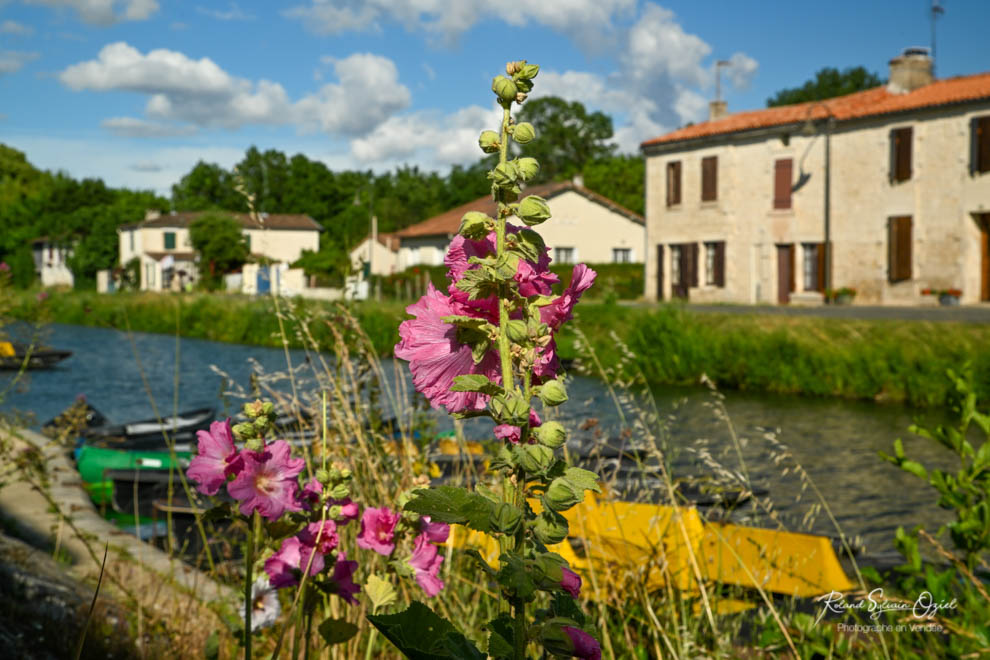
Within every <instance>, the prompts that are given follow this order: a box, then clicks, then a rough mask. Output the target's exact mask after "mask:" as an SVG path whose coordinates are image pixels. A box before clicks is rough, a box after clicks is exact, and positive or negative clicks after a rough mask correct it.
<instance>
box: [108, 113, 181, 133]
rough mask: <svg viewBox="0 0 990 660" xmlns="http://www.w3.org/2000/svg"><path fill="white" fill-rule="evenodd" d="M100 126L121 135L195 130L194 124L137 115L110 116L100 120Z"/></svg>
mask: <svg viewBox="0 0 990 660" xmlns="http://www.w3.org/2000/svg"><path fill="white" fill-rule="evenodd" d="M100 126H102V127H103V128H105V129H107V130H108V131H110V132H111V133H113V134H114V135H119V136H121V137H174V136H177V135H192V134H194V133H195V132H196V127H195V126H188V125H186V126H180V125H175V124H166V123H162V122H157V121H147V120H145V119H138V118H137V117H111V118H110V119H104V120H103V121H102V122H100Z"/></svg>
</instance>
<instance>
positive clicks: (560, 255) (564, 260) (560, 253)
mask: <svg viewBox="0 0 990 660" xmlns="http://www.w3.org/2000/svg"><path fill="white" fill-rule="evenodd" d="M553 260H554V261H556V262H557V263H558V264H572V263H574V260H575V257H574V248H572V247H555V248H554V249H553Z"/></svg>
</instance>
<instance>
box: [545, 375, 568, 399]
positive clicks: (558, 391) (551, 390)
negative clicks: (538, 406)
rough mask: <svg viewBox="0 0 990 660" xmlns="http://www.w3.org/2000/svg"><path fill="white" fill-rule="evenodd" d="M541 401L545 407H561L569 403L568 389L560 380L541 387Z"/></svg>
mask: <svg viewBox="0 0 990 660" xmlns="http://www.w3.org/2000/svg"><path fill="white" fill-rule="evenodd" d="M540 401H542V402H543V405H545V406H559V405H560V404H562V403H563V402H564V401H567V389H566V388H564V384H563V383H562V382H561V381H560V379H559V378H558V379H557V380H551V381H550V382H548V383H543V384H542V385H540Z"/></svg>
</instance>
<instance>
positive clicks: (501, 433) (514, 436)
mask: <svg viewBox="0 0 990 660" xmlns="http://www.w3.org/2000/svg"><path fill="white" fill-rule="evenodd" d="M542 425H543V421H542V420H541V419H540V416H539V415H537V414H536V411H535V410H532V409H531V410H530V411H529V428H531V429H534V428H536V427H537V426H542ZM495 437H496V438H498V439H499V440H508V441H509V442H511V443H512V444H514V445H518V444H519V441H520V440H521V439H522V429H520V428H519V427H518V426H513V425H512V424H499V425H498V426H496V427H495Z"/></svg>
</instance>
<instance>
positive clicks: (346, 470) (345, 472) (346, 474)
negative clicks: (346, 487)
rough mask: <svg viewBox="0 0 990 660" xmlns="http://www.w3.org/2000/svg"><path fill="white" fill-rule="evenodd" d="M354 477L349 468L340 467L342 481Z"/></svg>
mask: <svg viewBox="0 0 990 660" xmlns="http://www.w3.org/2000/svg"><path fill="white" fill-rule="evenodd" d="M353 477H354V473H353V472H351V469H350V468H340V478H341V479H342V480H343V481H350V480H351V478H353Z"/></svg>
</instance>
